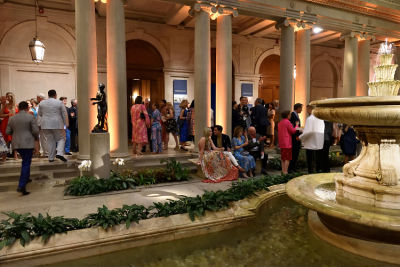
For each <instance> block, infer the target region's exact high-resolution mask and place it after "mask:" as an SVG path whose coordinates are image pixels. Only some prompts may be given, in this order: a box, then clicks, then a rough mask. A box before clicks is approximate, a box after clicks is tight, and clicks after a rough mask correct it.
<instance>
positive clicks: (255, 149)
mask: <svg viewBox="0 0 400 267" xmlns="http://www.w3.org/2000/svg"><path fill="white" fill-rule="evenodd" d="M247 139H248V140H249V143H248V145H247V146H246V147H245V149H246V150H247V151H249V153H250V155H252V156H253V157H254V159H255V160H257V159H261V173H262V174H267V162H268V154H266V155H265V154H264V142H265V139H267V137H266V136H261V135H260V134H258V133H257V132H256V128H254V127H249V129H248V132H247Z"/></svg>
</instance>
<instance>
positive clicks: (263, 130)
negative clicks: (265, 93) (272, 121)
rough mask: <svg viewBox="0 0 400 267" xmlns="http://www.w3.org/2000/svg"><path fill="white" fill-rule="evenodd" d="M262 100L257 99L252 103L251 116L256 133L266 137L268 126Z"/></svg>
mask: <svg viewBox="0 0 400 267" xmlns="http://www.w3.org/2000/svg"><path fill="white" fill-rule="evenodd" d="M262 102H263V100H262V99H261V98H257V99H256V102H255V103H254V104H255V106H254V108H253V112H252V116H253V118H254V119H252V121H251V122H252V124H253V126H254V127H255V128H256V132H257V133H258V134H259V135H261V136H266V135H267V126H268V124H269V121H268V118H267V109H266V108H265V106H264V105H263V104H262Z"/></svg>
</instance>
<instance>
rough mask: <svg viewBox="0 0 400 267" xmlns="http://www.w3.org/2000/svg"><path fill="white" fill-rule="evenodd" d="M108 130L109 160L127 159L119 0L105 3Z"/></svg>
mask: <svg viewBox="0 0 400 267" xmlns="http://www.w3.org/2000/svg"><path fill="white" fill-rule="evenodd" d="M106 26H107V94H108V128H109V133H110V150H111V156H112V157H127V156H129V153H128V128H127V124H128V117H127V103H126V98H127V93H126V90H127V89H126V52H125V41H126V40H125V13H124V6H123V1H122V0H109V1H107V22H106Z"/></svg>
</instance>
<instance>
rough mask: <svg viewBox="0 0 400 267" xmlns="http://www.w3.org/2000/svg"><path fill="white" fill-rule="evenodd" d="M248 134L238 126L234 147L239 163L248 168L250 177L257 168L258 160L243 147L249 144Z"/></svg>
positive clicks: (234, 136) (234, 153)
mask: <svg viewBox="0 0 400 267" xmlns="http://www.w3.org/2000/svg"><path fill="white" fill-rule="evenodd" d="M248 143H249V142H248V140H247V135H243V128H242V127H241V126H236V127H235V129H234V131H233V138H232V148H233V150H234V152H233V155H234V156H235V158H236V159H237V160H238V161H239V165H240V166H241V167H242V168H243V169H245V170H246V172H247V174H248V175H249V176H250V177H253V176H254V175H253V171H254V169H255V168H256V161H255V160H254V158H253V156H251V155H250V154H249V152H247V151H245V150H244V148H243V147H245V146H247V145H248Z"/></svg>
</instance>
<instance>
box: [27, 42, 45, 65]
mask: <svg viewBox="0 0 400 267" xmlns="http://www.w3.org/2000/svg"><path fill="white" fill-rule="evenodd" d="M29 50H30V51H31V56H32V60H33V61H34V62H35V63H40V62H43V58H44V52H45V50H46V47H45V46H44V44H43V43H42V42H41V41H39V39H38V38H37V37H35V38H33V40H32V41H30V42H29Z"/></svg>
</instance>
